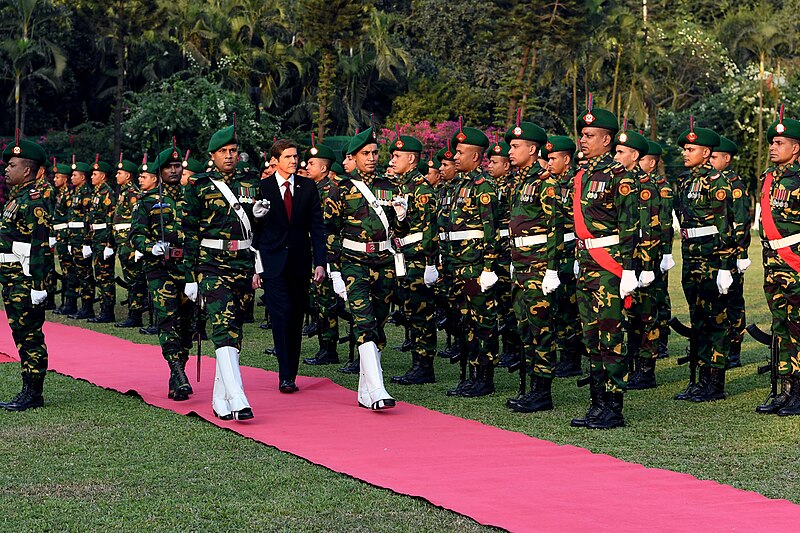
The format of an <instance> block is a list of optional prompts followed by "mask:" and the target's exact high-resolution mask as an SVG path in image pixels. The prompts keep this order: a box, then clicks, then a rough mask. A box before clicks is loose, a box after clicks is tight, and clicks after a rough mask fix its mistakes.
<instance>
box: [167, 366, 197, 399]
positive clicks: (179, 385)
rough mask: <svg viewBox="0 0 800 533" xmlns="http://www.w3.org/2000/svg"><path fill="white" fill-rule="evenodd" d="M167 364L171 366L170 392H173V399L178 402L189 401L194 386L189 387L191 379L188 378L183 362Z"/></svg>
mask: <svg viewBox="0 0 800 533" xmlns="http://www.w3.org/2000/svg"><path fill="white" fill-rule="evenodd" d="M167 364H169V372H170V376H169V382H170V390H172V391H173V395H172V399H173V400H175V401H176V402H182V401H184V400H188V399H189V391H190V390H191V389H192V386H191V385H189V378H187V377H186V371H184V369H183V364H181V361H169V362H168V363H167Z"/></svg>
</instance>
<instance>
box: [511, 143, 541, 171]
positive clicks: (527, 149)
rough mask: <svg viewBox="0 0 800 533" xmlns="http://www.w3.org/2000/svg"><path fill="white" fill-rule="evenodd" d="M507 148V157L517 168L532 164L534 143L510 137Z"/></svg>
mask: <svg viewBox="0 0 800 533" xmlns="http://www.w3.org/2000/svg"><path fill="white" fill-rule="evenodd" d="M510 146H511V148H510V149H509V150H508V159H509V161H511V164H512V165H514V166H515V167H517V168H525V167H528V166H530V165H531V164H533V159H534V158H535V157H536V144H534V143H532V142H530V141H523V140H522V139H512V140H511V143H510Z"/></svg>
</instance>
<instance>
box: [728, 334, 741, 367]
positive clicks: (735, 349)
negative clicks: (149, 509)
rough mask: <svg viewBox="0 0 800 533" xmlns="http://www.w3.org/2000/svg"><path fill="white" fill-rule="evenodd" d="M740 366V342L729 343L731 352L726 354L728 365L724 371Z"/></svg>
mask: <svg viewBox="0 0 800 533" xmlns="http://www.w3.org/2000/svg"><path fill="white" fill-rule="evenodd" d="M740 366H742V341H741V340H734V341H731V351H730V352H728V364H727V365H726V366H725V368H726V369H731V368H739V367H740Z"/></svg>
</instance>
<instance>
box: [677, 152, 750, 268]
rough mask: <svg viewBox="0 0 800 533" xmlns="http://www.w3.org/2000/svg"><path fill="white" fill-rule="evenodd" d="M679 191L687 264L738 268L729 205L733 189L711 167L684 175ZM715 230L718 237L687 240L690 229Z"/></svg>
mask: <svg viewBox="0 0 800 533" xmlns="http://www.w3.org/2000/svg"><path fill="white" fill-rule="evenodd" d="M679 183H680V185H679V187H678V200H677V205H678V208H677V209H676V213H677V215H678V220H679V221H680V224H681V240H682V242H681V250H682V256H683V259H684V261H695V262H703V263H705V262H707V263H709V266H710V267H711V268H713V269H728V270H730V269H732V268H734V267H735V266H736V261H735V259H736V258H735V255H734V254H735V252H736V245H735V243H734V242H733V239H732V238H731V235H732V232H731V229H730V223H729V212H730V208H729V207H728V206H729V202H730V201H731V187H730V185H729V184H728V181H727V180H726V179H724V178H723V177H722V174H721V173H720V172H719V171H718V170H716V169H715V168H714V167H712V166H711V165H710V164H709V163H706V164H704V165H700V166H697V167H694V168H692V169H691V170H690V171H689V172H684V173H683V175H682V177H681V180H680V182H679ZM709 226H714V227H716V228H717V233H715V234H713V235H706V236H703V237H693V238H686V237H687V236H688V231H687V230H690V229H697V228H704V227H709Z"/></svg>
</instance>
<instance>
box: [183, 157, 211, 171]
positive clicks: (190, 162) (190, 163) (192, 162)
mask: <svg viewBox="0 0 800 533" xmlns="http://www.w3.org/2000/svg"><path fill="white" fill-rule="evenodd" d="M182 165H183V168H185V169H186V170H188V171H190V172H194V173H195V174H199V173H200V172H205V171H206V166H205V164H204V163H201V162H200V161H198V160H197V159H194V158H192V157H190V158H189V159H187V160H185V161H184V162H183V163H182Z"/></svg>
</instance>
